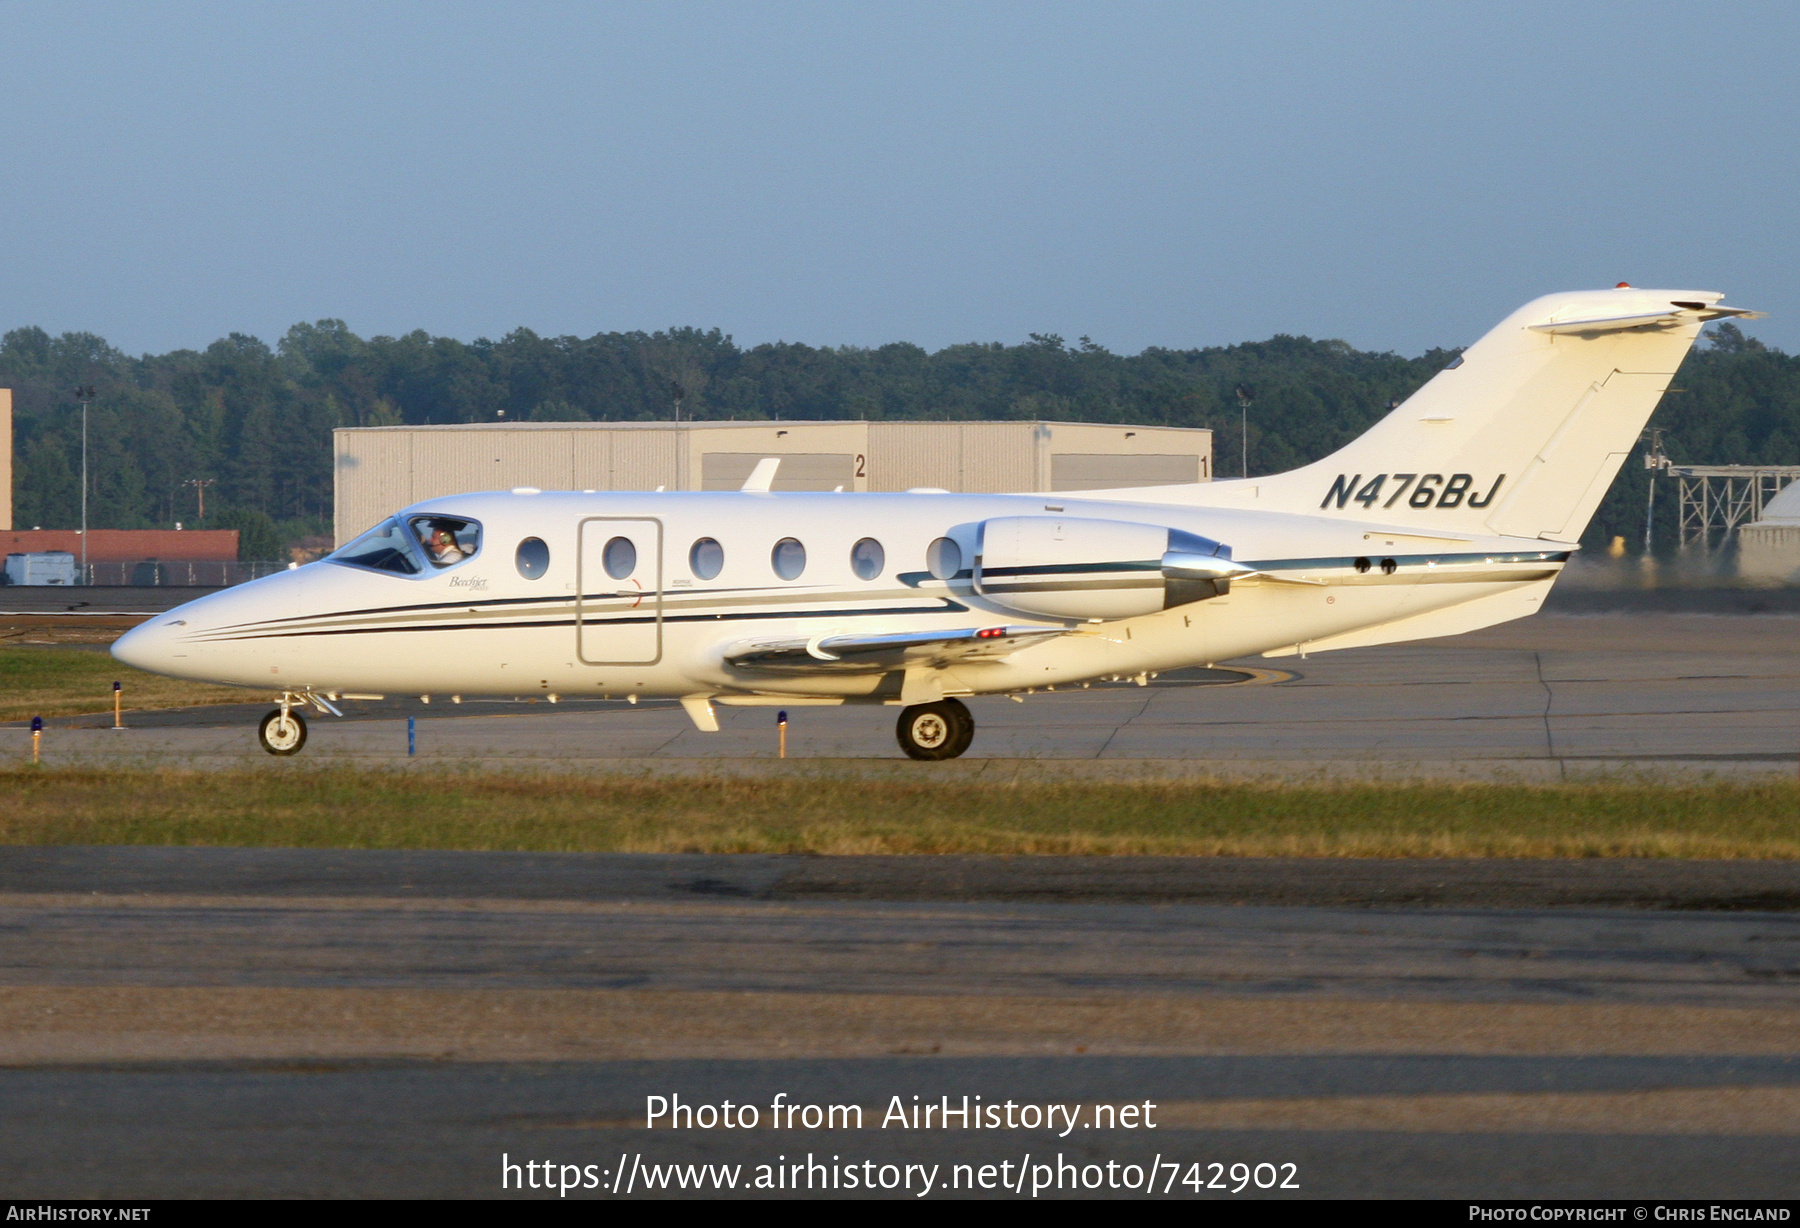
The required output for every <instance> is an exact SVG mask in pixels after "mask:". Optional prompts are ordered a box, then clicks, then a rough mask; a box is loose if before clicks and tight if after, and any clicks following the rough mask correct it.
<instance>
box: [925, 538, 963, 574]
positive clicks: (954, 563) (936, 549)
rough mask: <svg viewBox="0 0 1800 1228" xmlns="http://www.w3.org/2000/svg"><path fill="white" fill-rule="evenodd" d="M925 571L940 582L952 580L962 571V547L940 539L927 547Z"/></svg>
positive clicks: (945, 539)
mask: <svg viewBox="0 0 1800 1228" xmlns="http://www.w3.org/2000/svg"><path fill="white" fill-rule="evenodd" d="M925 569H926V570H927V571H929V572H930V573H931V574H932V575H933V576H934V577H936V578H937V579H939V580H952V579H955V578H956V573H957V572H959V571H961V570H962V547H961V546H959V545H957V544H956V543H955V542H953V541H951V540H950V539H949V538H948V537H940V538H938V539H937V540H936V541H934V542H932V543H931V544H930V545H929V546H927V547H925Z"/></svg>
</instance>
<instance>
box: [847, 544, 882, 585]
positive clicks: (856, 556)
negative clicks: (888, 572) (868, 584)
mask: <svg viewBox="0 0 1800 1228" xmlns="http://www.w3.org/2000/svg"><path fill="white" fill-rule="evenodd" d="M886 564H887V552H886V551H884V550H883V549H882V548H881V543H880V542H878V541H876V540H875V539H874V538H873V537H865V538H863V539H862V540H861V541H859V542H857V543H856V544H855V545H854V546H852V547H850V570H851V571H854V572H855V573H856V578H857V579H858V580H873V579H874V578H875V577H876V576H878V575H880V574H881V569H882V567H884V566H885V565H886Z"/></svg>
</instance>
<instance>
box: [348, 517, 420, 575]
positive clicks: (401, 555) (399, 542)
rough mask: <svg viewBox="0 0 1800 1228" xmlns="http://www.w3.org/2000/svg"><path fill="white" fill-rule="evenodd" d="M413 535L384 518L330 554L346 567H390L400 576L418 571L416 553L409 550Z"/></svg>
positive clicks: (384, 568) (417, 572) (394, 521)
mask: <svg viewBox="0 0 1800 1228" xmlns="http://www.w3.org/2000/svg"><path fill="white" fill-rule="evenodd" d="M413 546H414V539H413V536H412V534H410V533H408V532H407V531H406V530H405V529H404V528H402V527H401V526H400V522H399V521H398V520H384V521H382V522H381V523H380V524H378V525H376V526H375V527H374V528H372V529H370V530H369V531H368V532H367V533H364V534H363V535H362V536H361V537H359V538H357V539H356V540H355V541H353V542H351V543H350V544H349V545H348V546H345V547H344V548H343V549H341V550H337V551H334V552H333V553H332V554H331V556H330V561H331V562H333V563H343V564H346V565H347V566H350V567H369V568H372V569H374V570H375V571H391V572H394V573H396V574H398V575H402V576H416V575H418V574H419V571H420V567H419V557H418V555H416V554H415V553H413Z"/></svg>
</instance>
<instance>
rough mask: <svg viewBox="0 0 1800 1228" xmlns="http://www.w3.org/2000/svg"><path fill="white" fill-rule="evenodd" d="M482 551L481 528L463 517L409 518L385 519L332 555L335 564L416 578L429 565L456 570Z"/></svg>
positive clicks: (331, 558) (435, 567) (331, 559)
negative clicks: (460, 564) (454, 568)
mask: <svg viewBox="0 0 1800 1228" xmlns="http://www.w3.org/2000/svg"><path fill="white" fill-rule="evenodd" d="M480 549H481V526H480V525H478V524H476V523H475V522H474V521H473V520H464V519H463V518H462V517H460V516H409V517H407V519H406V522H405V523H404V524H402V523H401V522H400V521H399V520H398V519H394V520H384V521H382V522H381V523H380V524H378V525H376V526H375V527H374V528H372V529H370V530H369V531H368V532H367V533H364V534H363V535H362V536H361V537H359V538H357V539H356V540H355V541H353V542H351V543H350V544H349V545H348V546H345V547H344V548H343V549H342V550H339V551H337V552H336V553H334V554H332V555H330V556H329V558H330V561H331V562H333V563H347V564H348V565H350V566H351V567H369V568H373V569H374V570H376V571H391V572H393V573H395V574H396V575H402V576H416V575H418V574H419V573H420V572H422V571H424V570H425V568H424V566H423V565H422V563H421V560H423V563H429V564H430V565H431V567H432V568H433V569H434V570H439V571H441V570H443V569H444V568H446V567H454V566H456V565H457V564H458V563H460V562H462V561H464V560H465V559H472V558H474V557H475V553H476V551H478V550H480Z"/></svg>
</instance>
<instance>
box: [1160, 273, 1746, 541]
mask: <svg viewBox="0 0 1800 1228" xmlns="http://www.w3.org/2000/svg"><path fill="white" fill-rule="evenodd" d="M1721 297H1723V296H1722V295H1720V294H1717V293H1715V292H1712V291H1701V290H1637V289H1632V288H1630V287H1628V286H1621V287H1619V288H1618V289H1616V290H1598V291H1587V292H1575V293H1568V294H1552V295H1549V296H1547V297H1544V298H1540V299H1538V300H1536V301H1535V302H1531V303H1527V304H1526V305H1525V306H1524V307H1521V308H1520V309H1519V310H1518V311H1515V312H1514V313H1513V314H1512V315H1510V316H1508V317H1507V318H1506V319H1505V320H1503V321H1502V322H1501V323H1500V324H1499V326H1498V327H1496V328H1494V329H1493V330H1492V331H1491V332H1489V333H1488V334H1487V335H1486V336H1484V337H1482V338H1481V340H1479V341H1477V342H1476V343H1475V344H1474V345H1472V346H1470V347H1469V348H1468V349H1467V350H1465V351H1463V354H1462V356H1461V357H1460V358H1458V359H1457V361H1455V362H1453V363H1451V364H1450V366H1449V367H1447V368H1445V369H1444V370H1443V371H1440V372H1439V373H1438V374H1437V375H1435V376H1433V377H1432V379H1431V380H1430V382H1428V383H1427V384H1426V385H1425V386H1424V387H1423V388H1421V389H1419V391H1418V392H1416V393H1414V394H1413V395H1412V396H1411V397H1410V398H1408V399H1407V400H1406V401H1405V402H1404V403H1403V404H1402V405H1400V406H1399V407H1398V408H1397V409H1395V410H1394V411H1393V412H1392V413H1390V414H1389V415H1388V416H1387V417H1386V418H1383V419H1382V420H1381V421H1380V422H1378V423H1376V424H1375V425H1374V426H1373V427H1371V428H1370V429H1369V430H1368V431H1367V432H1366V433H1364V434H1363V435H1362V436H1361V437H1360V438H1358V439H1356V440H1355V441H1354V442H1352V443H1350V444H1349V445H1348V446H1346V447H1344V448H1341V449H1339V450H1338V451H1337V452H1335V453H1333V454H1332V455H1330V456H1328V457H1326V458H1325V459H1324V460H1321V461H1317V462H1315V463H1314V464H1311V465H1306V466H1304V467H1302V468H1300V469H1295V470H1292V471H1290V472H1288V473H1282V474H1276V475H1274V476H1272V477H1266V478H1255V479H1253V482H1254V484H1255V486H1256V487H1257V492H1256V498H1255V503H1254V506H1257V507H1262V508H1269V509H1272V510H1280V511H1290V512H1304V511H1313V512H1319V513H1322V514H1325V515H1331V516H1340V517H1346V518H1353V519H1359V520H1369V521H1375V522H1380V523H1384V524H1389V525H1396V526H1400V525H1407V524H1416V525H1418V526H1419V527H1420V528H1422V529H1435V530H1438V531H1448V532H1459V533H1474V534H1504V535H1507V536H1515V537H1538V538H1544V539H1547V540H1551V541H1558V542H1572V541H1575V540H1576V539H1578V538H1579V537H1580V536H1581V534H1582V531H1583V530H1584V529H1586V527H1587V522H1588V520H1589V519H1590V518H1591V517H1592V516H1593V514H1594V509H1595V508H1596V507H1597V506H1599V503H1600V499H1601V497H1602V496H1603V495H1605V493H1606V489H1607V487H1608V486H1609V485H1611V483H1612V480H1613V477H1614V475H1615V474H1617V473H1618V471H1619V465H1620V464H1621V462H1623V461H1624V459H1625V456H1626V455H1627V454H1628V453H1629V452H1630V451H1631V448H1632V445H1633V444H1634V442H1635V441H1636V440H1637V437H1638V435H1639V433H1640V432H1641V431H1642V430H1643V428H1644V423H1645V422H1646V421H1648V420H1649V417H1650V414H1651V411H1652V410H1654V409H1655V408H1656V404H1657V402H1658V401H1659V400H1661V398H1662V395H1663V392H1664V390H1665V389H1667V388H1668V385H1669V380H1670V379H1671V378H1672V377H1673V376H1674V374H1675V369H1676V368H1677V367H1679V366H1680V365H1681V360H1682V359H1683V358H1684V357H1685V356H1686V355H1687V352H1688V349H1689V347H1690V346H1692V345H1693V343H1694V338H1695V337H1697V336H1698V335H1699V333H1700V329H1701V326H1702V325H1704V324H1705V323H1706V322H1707V321H1708V320H1713V319H1718V318H1720V317H1722V316H1736V315H1751V314H1753V313H1751V312H1746V311H1742V310H1739V309H1738V308H1735V307H1722V306H1719V305H1718V304H1719V300H1720V298H1721ZM1230 485H1235V484H1228V483H1221V484H1218V486H1216V487H1215V488H1214V489H1217V490H1218V495H1217V496H1214V497H1208V496H1207V495H1199V496H1198V497H1197V498H1196V501H1197V502H1207V503H1211V502H1215V501H1218V500H1219V499H1221V498H1223V497H1229V496H1228V495H1227V493H1226V490H1225V489H1220V488H1221V487H1228V486H1230ZM1198 489H1199V490H1204V489H1206V488H1198Z"/></svg>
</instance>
